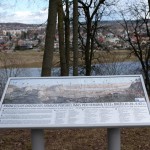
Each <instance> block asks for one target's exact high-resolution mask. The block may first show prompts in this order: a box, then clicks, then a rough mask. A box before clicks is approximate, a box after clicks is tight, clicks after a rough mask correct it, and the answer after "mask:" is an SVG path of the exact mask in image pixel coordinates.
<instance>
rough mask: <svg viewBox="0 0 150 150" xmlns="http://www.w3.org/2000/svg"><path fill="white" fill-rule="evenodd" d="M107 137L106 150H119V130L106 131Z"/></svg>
mask: <svg viewBox="0 0 150 150" xmlns="http://www.w3.org/2000/svg"><path fill="white" fill-rule="evenodd" d="M107 136H108V150H120V149H121V139H120V129H119V128H110V129H107Z"/></svg>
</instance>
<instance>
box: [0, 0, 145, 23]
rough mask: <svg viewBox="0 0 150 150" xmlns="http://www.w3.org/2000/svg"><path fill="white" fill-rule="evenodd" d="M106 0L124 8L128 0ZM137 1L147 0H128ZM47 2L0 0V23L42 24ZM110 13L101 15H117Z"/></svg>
mask: <svg viewBox="0 0 150 150" xmlns="http://www.w3.org/2000/svg"><path fill="white" fill-rule="evenodd" d="M83 1H85V0H83ZM108 1H109V2H110V1H112V2H114V1H118V4H117V5H118V7H119V8H125V6H126V5H127V4H129V2H128V0H108ZM138 1H142V2H147V1H148V0H130V3H133V4H136V3H137V2H138ZM48 2H49V0H0V23H8V22H19V23H26V24H43V23H45V22H46V20H47V17H48ZM115 4H116V3H115ZM115 6H116V5H115ZM109 9H110V8H109ZM110 14H111V15H110V16H109V17H108V16H107V17H103V20H114V18H115V19H116V18H117V17H118V16H117V14H114V13H112V11H111V13H110ZM117 20H118V19H117Z"/></svg>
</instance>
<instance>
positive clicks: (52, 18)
mask: <svg viewBox="0 0 150 150" xmlns="http://www.w3.org/2000/svg"><path fill="white" fill-rule="evenodd" d="M57 2H58V0H49V10H48V21H47V28H46V39H45V49H44V56H43V64H42V72H41V76H51V69H52V60H53V51H54V39H55V30H56V18H57V6H58V5H57Z"/></svg>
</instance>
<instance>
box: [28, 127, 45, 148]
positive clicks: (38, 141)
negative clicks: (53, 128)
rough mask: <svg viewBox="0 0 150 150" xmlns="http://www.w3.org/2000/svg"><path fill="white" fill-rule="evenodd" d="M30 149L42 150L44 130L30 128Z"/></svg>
mask: <svg viewBox="0 0 150 150" xmlns="http://www.w3.org/2000/svg"><path fill="white" fill-rule="evenodd" d="M31 142H32V150H44V130H43V129H32V130H31Z"/></svg>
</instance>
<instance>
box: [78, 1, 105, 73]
mask: <svg viewBox="0 0 150 150" xmlns="http://www.w3.org/2000/svg"><path fill="white" fill-rule="evenodd" d="M104 1H105V0H97V1H94V0H90V1H88V2H87V1H86V2H84V1H81V0H79V1H78V2H79V3H80V5H79V8H80V9H82V10H81V12H80V14H82V15H84V16H85V21H86V23H85V24H82V23H80V25H82V28H83V29H84V31H85V33H86V39H84V38H83V37H82V41H81V43H82V44H83V45H82V48H83V50H84V55H85V67H86V75H90V74H91V64H92V56H93V48H94V47H93V42H94V40H93V38H94V37H95V33H96V30H95V29H96V27H97V24H96V22H94V19H95V18H97V19H98V17H97V15H98V13H97V12H98V10H99V8H100V6H101V5H102V4H103V3H104ZM97 21H98V20H97ZM93 22H94V24H93ZM80 37H81V34H80ZM83 40H84V41H85V42H84V41H83Z"/></svg>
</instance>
